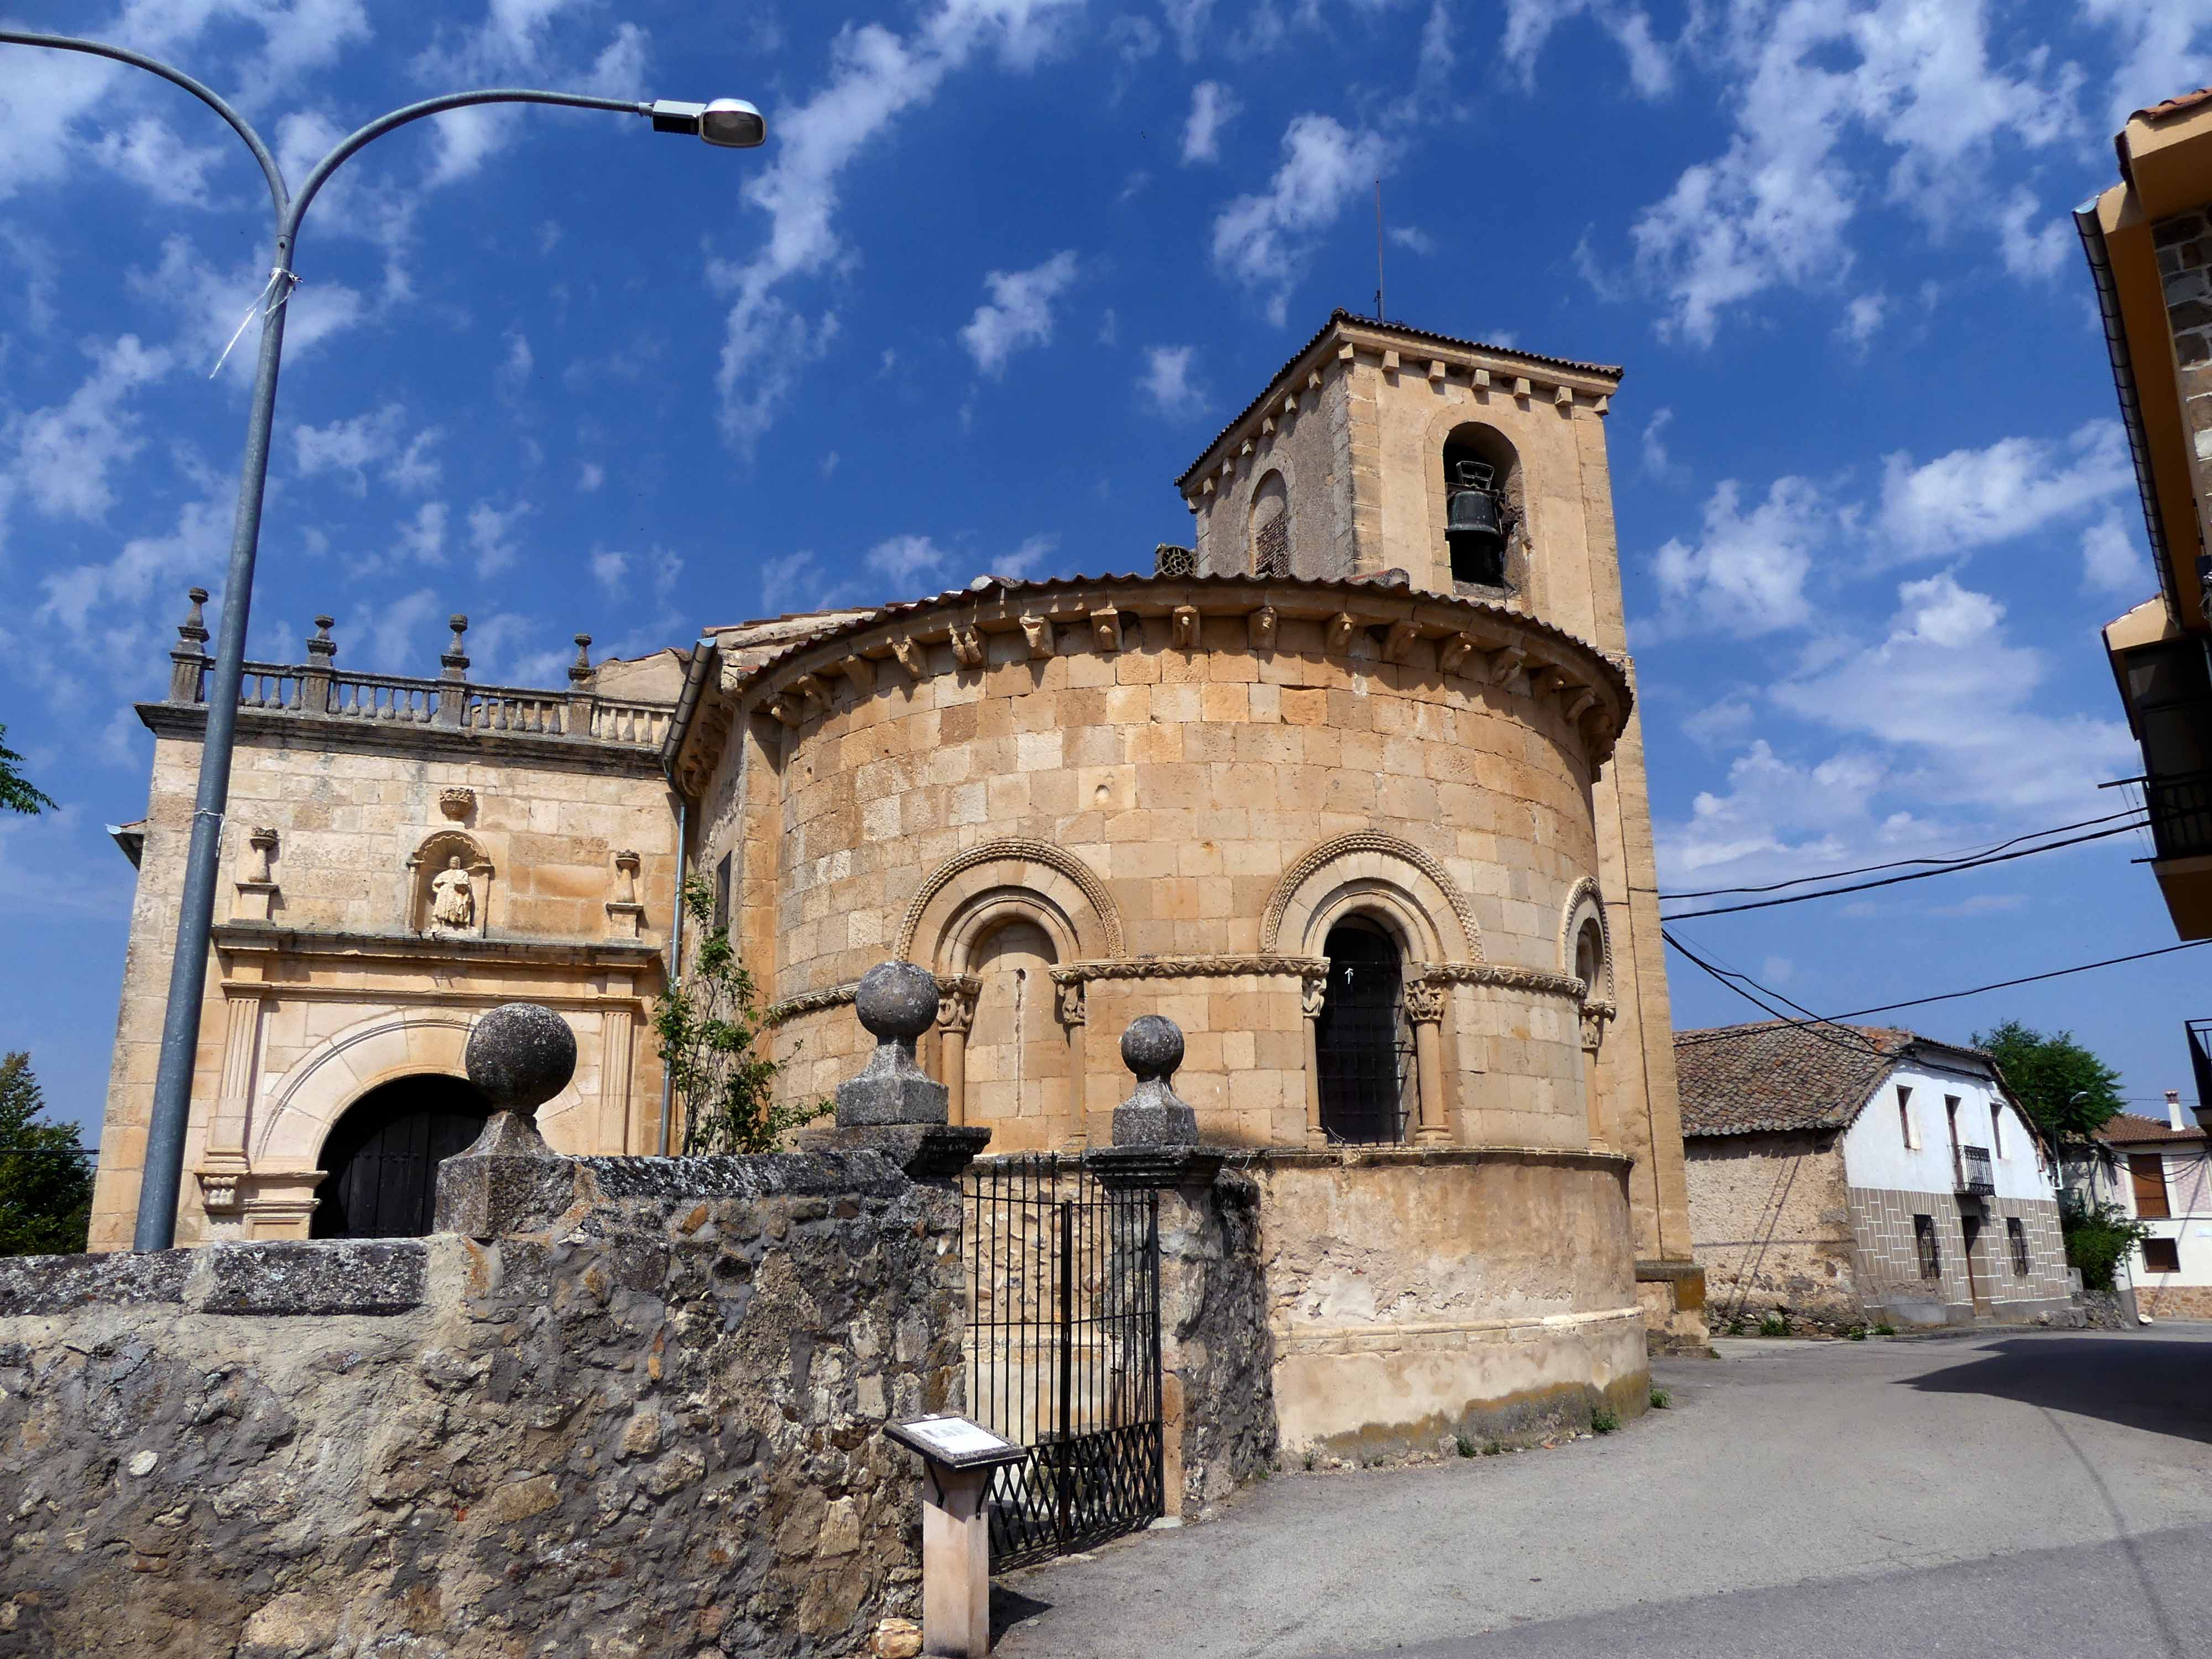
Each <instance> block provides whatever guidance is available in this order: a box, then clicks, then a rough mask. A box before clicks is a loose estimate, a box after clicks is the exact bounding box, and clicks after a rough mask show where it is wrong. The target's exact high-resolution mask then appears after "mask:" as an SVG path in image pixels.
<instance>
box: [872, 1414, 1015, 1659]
mask: <svg viewBox="0 0 2212 1659" xmlns="http://www.w3.org/2000/svg"><path fill="white" fill-rule="evenodd" d="M947 1431H950V1432H949V1433H948V1432H947ZM884 1432H885V1433H886V1434H888V1435H889V1436H890V1437H891V1438H892V1439H893V1440H895V1441H896V1442H897V1443H899V1444H900V1445H902V1446H904V1447H906V1448H907V1449H908V1450H910V1451H915V1452H918V1453H920V1454H921V1468H922V1474H921V1650H922V1652H923V1653H925V1654H927V1655H930V1656H932V1659H984V1656H986V1655H987V1654H988V1653H989V1652H990V1651H991V1516H990V1510H989V1509H988V1508H987V1504H986V1501H985V1494H986V1493H987V1492H988V1491H989V1490H990V1486H991V1472H992V1471H993V1470H994V1469H995V1468H998V1467H999V1466H1000V1464H1002V1463H1018V1462H1021V1460H1022V1459H1023V1457H1024V1455H1026V1454H1025V1453H1024V1451H1023V1450H1022V1449H1021V1448H1020V1447H1018V1446H1014V1445H1010V1444H1008V1443H1006V1441H1004V1440H1001V1439H1000V1438H999V1437H998V1436H996V1435H994V1434H992V1433H991V1432H990V1431H988V1430H986V1429H980V1428H978V1427H976V1426H975V1425H974V1424H972V1423H969V1422H968V1421H967V1420H966V1419H963V1418H925V1419H921V1420H920V1421H919V1422H915V1423H893V1424H890V1425H886V1427H885V1429H884Z"/></svg>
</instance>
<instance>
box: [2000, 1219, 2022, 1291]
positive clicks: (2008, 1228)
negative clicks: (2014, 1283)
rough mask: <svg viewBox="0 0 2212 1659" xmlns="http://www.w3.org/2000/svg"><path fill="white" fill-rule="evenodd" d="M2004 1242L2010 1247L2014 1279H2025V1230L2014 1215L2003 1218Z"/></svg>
mask: <svg viewBox="0 0 2212 1659" xmlns="http://www.w3.org/2000/svg"><path fill="white" fill-rule="evenodd" d="M2005 1241H2006V1243H2009V1244H2010V1245H2011V1246H2012V1271H2013V1277H2014V1278H2015V1279H2025V1278H2027V1228H2026V1227H2024V1226H2022V1225H2021V1219H2020V1218H2019V1217H2018V1216H2016V1215H2008V1216H2007V1217H2006V1218H2005Z"/></svg>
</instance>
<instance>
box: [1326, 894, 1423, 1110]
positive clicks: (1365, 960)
mask: <svg viewBox="0 0 2212 1659" xmlns="http://www.w3.org/2000/svg"><path fill="white" fill-rule="evenodd" d="M1322 951H1323V954H1324V955H1326V956H1327V957H1328V992H1327V994H1326V995H1325V996H1324V998H1323V1000H1322V1008H1321V1014H1320V1017H1319V1018H1318V1019H1317V1020H1316V1023H1315V1027H1314V1050H1315V1059H1316V1063H1317V1066H1318V1069H1319V1072H1320V1086H1321V1127H1322V1133H1324V1134H1325V1135H1327V1136H1328V1139H1331V1140H1334V1141H1346V1142H1350V1143H1353V1144H1357V1145H1363V1146H1371V1145H1374V1144H1376V1143H1378V1142H1389V1141H1399V1140H1403V1139H1405V1138H1406V1119H1407V1107H1408V1104H1409V1103H1410V1102H1411V1101H1412V1099H1413V1032H1412V1030H1411V1028H1410V1026H1409V1024H1408V1022H1407V1018H1406V994H1405V965H1404V963H1403V962H1402V960H1401V957H1400V955H1399V951H1398V941H1397V940H1396V939H1393V938H1392V937H1391V936H1390V935H1389V933H1385V932H1384V931H1383V929H1382V928H1381V927H1377V926H1376V924H1375V923H1373V922H1372V921H1368V920H1367V919H1366V918H1365V917H1364V916H1352V917H1348V918H1346V920H1345V921H1340V922H1339V923H1337V924H1336V926H1334V927H1332V928H1330V929H1329V930H1328V941H1327V943H1326V944H1325V945H1323V946H1322Z"/></svg>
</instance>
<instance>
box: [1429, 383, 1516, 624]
mask: <svg viewBox="0 0 2212 1659" xmlns="http://www.w3.org/2000/svg"><path fill="white" fill-rule="evenodd" d="M1443 470H1444V545H1445V547H1446V548H1447V549H1448V550H1449V553H1450V556H1451V574H1452V586H1454V588H1455V589H1457V588H1461V587H1467V588H1474V589H1482V590H1486V591H1489V592H1496V591H1498V590H1499V589H1504V590H1507V591H1509V592H1510V591H1517V590H1518V589H1519V588H1520V587H1521V586H1522V581H1521V580H1520V573H1519V572H1517V571H1516V570H1515V568H1513V567H1514V564H1515V562H1516V560H1515V551H1516V537H1515V533H1514V532H1515V531H1516V529H1517V528H1518V527H1519V526H1520V524H1521V521H1522V512H1523V507H1524V503H1523V502H1522V483H1521V458H1520V456H1519V455H1518V454H1517V453H1516V452H1515V450H1514V448H1513V446H1512V445H1511V444H1510V443H1509V442H1508V441H1506V439H1505V437H1504V435H1503V434H1502V433H1499V432H1498V431H1497V430H1496V429H1494V428H1491V427H1486V426H1483V425H1480V424H1478V423H1476V422H1467V423H1465V424H1462V425H1460V426H1456V427H1454V428H1452V430H1451V432H1450V434H1449V436H1447V437H1446V438H1445V440H1444V447H1443Z"/></svg>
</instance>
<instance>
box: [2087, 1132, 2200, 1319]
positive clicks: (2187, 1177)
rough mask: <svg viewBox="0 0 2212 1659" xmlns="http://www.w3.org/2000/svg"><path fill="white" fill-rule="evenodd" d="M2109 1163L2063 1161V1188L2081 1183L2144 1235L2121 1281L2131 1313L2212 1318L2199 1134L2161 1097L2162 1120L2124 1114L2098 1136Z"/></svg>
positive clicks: (2098, 1133) (2101, 1161)
mask: <svg viewBox="0 0 2212 1659" xmlns="http://www.w3.org/2000/svg"><path fill="white" fill-rule="evenodd" d="M2097 1139H2099V1140H2100V1141H2101V1142H2102V1143H2104V1145H2105V1146H2107V1147H2109V1148H2110V1149H2111V1153H2112V1156H2111V1158H2109V1159H2106V1160H2098V1161H2096V1162H2094V1163H2093V1164H2087V1165H2086V1166H2077V1165H2075V1164H2073V1162H2072V1160H2070V1159H2069V1168H2068V1177H2069V1184H2071V1185H2074V1186H2075V1188H2077V1189H2078V1188H2080V1187H2081V1185H2083V1184H2084V1182H2085V1179H2086V1183H2087V1185H2088V1186H2089V1188H2090V1190H2091V1191H2092V1192H2093V1194H2094V1195H2095V1196H2096V1197H2097V1198H2099V1199H2100V1200H2104V1201H2106V1202H2107V1203H2112V1204H2117V1205H2118V1206H2120V1208H2122V1209H2123V1210H2125V1211H2126V1212H2128V1213H2129V1214H2130V1215H2131V1216H2134V1217H2136V1218H2137V1219H2138V1220H2140V1221H2141V1222H2142V1224H2143V1225H2145V1226H2146V1227H2148V1228H2149V1229H2150V1233H2151V1236H2150V1237H2148V1238H2147V1239H2145V1240H2144V1241H2143V1242H2142V1244H2141V1245H2139V1246H2138V1247H2137V1248H2136V1250H2135V1251H2133V1252H2132V1253H2130V1256H2129V1258H2128V1262H2127V1267H2126V1276H2127V1277H2128V1278H2130V1279H2132V1280H2133V1281H2134V1284H2135V1289H2136V1309H2137V1310H2139V1311H2140V1312H2142V1313H2146V1314H2148V1315H2150V1316H2152V1317H2153V1318H2154V1319H2157V1318H2166V1319H2212V1179H2208V1176H2207V1173H2206V1152H2207V1148H2206V1137H2205V1133H2204V1131H2203V1129H2202V1128H2200V1127H2197V1125H2196V1124H2194V1123H2191V1122H2190V1121H2188V1119H2187V1118H2186V1117H2185V1115H2184V1114H2183V1112H2182V1109H2181V1097H2180V1095H2179V1092H2177V1091H2172V1090H2169V1091H2166V1121H2164V1122H2163V1123H2161V1122H2160V1121H2158V1120H2157V1119H2156V1118H2154V1117H2137V1116H2136V1115H2135V1114H2134V1113H2132V1112H2123V1113H2121V1114H2120V1115H2118V1117H2116V1118H2114V1119H2112V1121H2111V1122H2109V1123H2107V1124H2106V1125H2105V1127H2103V1128H2101V1129H2100V1130H2099V1131H2098V1132H2097Z"/></svg>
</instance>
